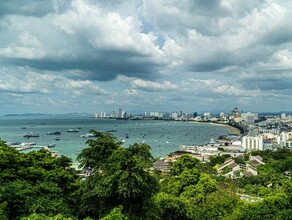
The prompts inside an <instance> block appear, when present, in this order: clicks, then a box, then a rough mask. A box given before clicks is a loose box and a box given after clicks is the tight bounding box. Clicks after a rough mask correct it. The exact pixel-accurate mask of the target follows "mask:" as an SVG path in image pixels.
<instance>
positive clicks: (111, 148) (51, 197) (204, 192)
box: [0, 131, 292, 220]
mask: <svg viewBox="0 0 292 220" xmlns="http://www.w3.org/2000/svg"><path fill="white" fill-rule="evenodd" d="M92 132H93V133H94V134H95V139H93V140H89V141H87V144H88V148H86V149H84V150H83V151H82V152H81V153H80V155H78V159H79V160H80V162H81V164H82V166H84V168H85V169H87V170H88V169H89V168H91V171H92V172H91V173H90V174H91V175H89V176H88V177H86V178H83V179H81V178H79V177H78V176H77V175H76V174H77V172H76V171H75V170H73V169H71V168H70V164H71V160H70V159H69V158H66V157H60V158H56V157H53V156H52V155H51V153H50V152H48V151H46V150H40V151H38V152H35V151H32V152H29V153H26V154H24V153H20V152H18V151H16V150H14V149H12V148H10V147H8V146H6V145H5V143H4V142H0V169H1V172H0V219H1V220H2V219H3V220H6V219H9V220H10V219H13V220H14V219H22V220H38V219H42V220H43V219H44V220H71V219H72V220H75V219H87V220H90V219H94V220H95V219H103V220H106V219H116V220H122V219H131V220H132V219H134V220H135V219H151V220H152V219H154V220H155V219H232V220H233V219H291V216H292V211H291V210H292V180H291V178H290V176H289V175H290V173H291V169H292V153H291V152H292V151H289V150H287V149H280V150H277V151H270V150H268V151H263V152H252V154H257V155H260V156H262V157H263V158H264V159H265V162H266V164H264V165H260V166H259V167H257V169H258V172H259V175H258V176H251V177H244V178H238V179H236V180H232V179H229V178H224V177H222V176H217V175H216V172H215V170H214V169H213V165H215V164H218V163H223V162H224V161H225V159H226V158H227V157H229V155H223V156H219V157H218V156H217V157H211V162H210V163H201V162H200V161H199V160H197V159H195V158H194V157H192V156H191V155H182V156H181V157H180V158H179V159H178V160H177V161H176V162H175V163H173V164H172V167H171V172H170V173H168V174H163V175H160V176H159V178H160V179H159V180H160V181H158V178H157V176H156V175H155V173H154V172H153V170H152V166H153V157H152V155H151V153H150V146H149V145H147V144H133V145H130V146H129V147H128V148H124V147H122V146H121V143H120V142H119V141H117V139H116V138H114V137H113V136H112V135H111V134H109V133H102V132H97V131H92ZM246 156H247V155H246ZM235 160H236V159H235ZM236 162H237V163H242V162H243V161H242V160H241V159H238V160H237V161H236ZM227 169H228V168H227ZM228 171H230V170H229V169H228V170H226V172H228ZM236 192H240V193H243V194H247V195H250V196H255V197H261V198H260V199H258V201H257V202H245V201H243V200H240V197H239V196H238V195H237V194H236ZM261 199H262V200H261ZM73 216H74V217H73Z"/></svg>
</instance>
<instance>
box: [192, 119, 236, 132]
mask: <svg viewBox="0 0 292 220" xmlns="http://www.w3.org/2000/svg"><path fill="white" fill-rule="evenodd" d="M191 123H202V124H210V125H216V126H222V127H227V128H228V129H229V130H230V134H240V130H239V129H238V128H236V127H233V126H231V125H227V124H219V123H214V122H200V121H198V122H197V121H192V122H191Z"/></svg>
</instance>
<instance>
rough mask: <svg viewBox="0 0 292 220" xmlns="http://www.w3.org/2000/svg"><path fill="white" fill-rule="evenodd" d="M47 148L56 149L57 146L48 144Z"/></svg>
mask: <svg viewBox="0 0 292 220" xmlns="http://www.w3.org/2000/svg"><path fill="white" fill-rule="evenodd" d="M47 147H48V148H52V147H56V144H55V143H53V144H48V145H47Z"/></svg>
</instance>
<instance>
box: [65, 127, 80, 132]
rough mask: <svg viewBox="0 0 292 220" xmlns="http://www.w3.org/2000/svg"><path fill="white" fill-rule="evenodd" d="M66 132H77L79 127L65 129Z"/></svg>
mask: <svg viewBox="0 0 292 220" xmlns="http://www.w3.org/2000/svg"><path fill="white" fill-rule="evenodd" d="M67 132H70V133H74V132H75V133H76V132H79V129H78V128H69V129H68V130H67Z"/></svg>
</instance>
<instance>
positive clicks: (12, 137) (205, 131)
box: [0, 115, 230, 161]
mask: <svg viewBox="0 0 292 220" xmlns="http://www.w3.org/2000/svg"><path fill="white" fill-rule="evenodd" d="M75 128H79V129H80V131H79V132H76V133H69V132H67V130H68V129H75ZM92 129H93V130H99V131H111V132H112V134H113V135H114V136H115V137H116V138H118V139H119V140H123V141H125V142H124V144H123V145H124V146H129V145H130V144H134V143H146V144H149V145H150V146H151V148H152V150H151V151H152V154H153V156H155V157H164V156H166V155H167V154H169V153H171V152H174V151H176V150H178V149H179V146H180V145H182V144H183V145H196V144H204V143H207V142H208V141H209V140H210V139H216V138H218V136H219V135H223V134H229V133H230V130H229V129H228V128H227V127H221V126H216V125H212V124H201V123H191V122H182V121H158V120H115V119H96V118H90V117H88V116H64V115H61V116H30V117H23V116H21V117H20V116H1V117H0V138H1V139H2V140H4V141H7V142H35V143H36V144H37V145H41V146H43V145H48V144H52V143H55V144H56V147H54V148H53V150H54V151H57V152H59V153H60V154H62V155H64V156H68V157H70V158H72V159H73V161H76V156H77V154H78V153H79V152H80V151H81V150H82V149H83V148H85V147H86V146H87V145H86V143H85V142H86V140H88V138H82V137H80V135H82V134H85V133H89V131H90V130H92ZM54 131H60V132H61V135H60V136H59V137H60V140H59V141H57V140H55V139H54V138H55V135H47V132H54ZM28 132H34V133H38V134H39V135H40V136H39V137H38V138H29V139H27V138H24V137H23V135H24V134H25V133H28Z"/></svg>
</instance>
